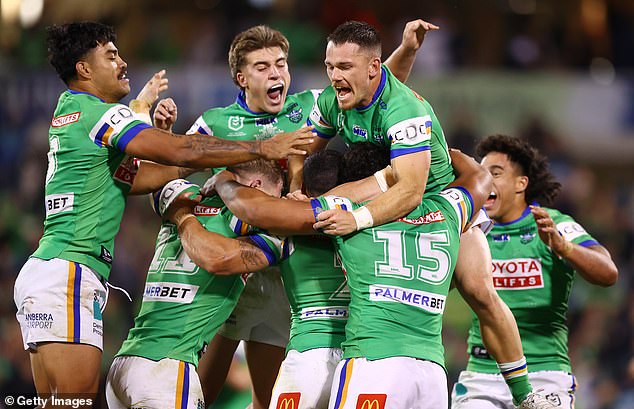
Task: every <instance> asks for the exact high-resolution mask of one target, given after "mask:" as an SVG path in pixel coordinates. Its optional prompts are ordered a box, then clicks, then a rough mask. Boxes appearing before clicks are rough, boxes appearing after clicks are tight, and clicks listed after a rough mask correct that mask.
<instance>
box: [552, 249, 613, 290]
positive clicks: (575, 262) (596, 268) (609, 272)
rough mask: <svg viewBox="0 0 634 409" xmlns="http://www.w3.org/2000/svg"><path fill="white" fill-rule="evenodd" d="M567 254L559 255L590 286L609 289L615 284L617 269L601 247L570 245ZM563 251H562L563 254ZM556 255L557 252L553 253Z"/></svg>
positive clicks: (606, 251)
mask: <svg viewBox="0 0 634 409" xmlns="http://www.w3.org/2000/svg"><path fill="white" fill-rule="evenodd" d="M569 245H570V246H571V247H569V248H568V250H567V254H561V256H562V258H563V259H565V260H566V261H567V262H568V263H569V264H570V265H571V266H572V268H574V269H575V271H576V272H577V273H579V274H580V275H581V276H582V277H583V278H584V279H585V280H586V281H588V282H589V283H591V284H595V285H600V286H603V287H609V286H611V285H614V284H615V283H616V280H617V278H618V274H619V273H618V269H617V268H616V265H615V264H614V261H612V258H611V256H610V253H609V252H608V250H607V249H606V248H605V247H603V246H590V247H583V246H580V245H578V244H572V243H570V242H569ZM564 252H565V251H562V253H564ZM555 253H557V252H555Z"/></svg>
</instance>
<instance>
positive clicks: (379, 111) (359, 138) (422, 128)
mask: <svg viewBox="0 0 634 409" xmlns="http://www.w3.org/2000/svg"><path fill="white" fill-rule="evenodd" d="M381 70H382V72H381V82H380V84H379V87H378V88H377V90H376V92H375V94H374V96H373V98H372V101H371V102H370V104H369V105H368V106H366V107H363V108H355V109H351V110H342V109H340V108H339V106H338V105H337V97H336V94H335V90H334V88H333V87H332V86H329V87H328V88H326V89H324V91H323V92H322V93H321V95H319V98H318V99H317V103H316V104H315V106H314V107H313V110H312V111H311V113H310V117H309V120H308V124H309V125H314V126H315V131H316V132H317V134H318V135H319V136H321V137H325V138H330V137H333V136H334V135H336V134H339V135H340V136H341V137H342V139H343V140H344V142H345V143H346V144H348V145H349V144H351V143H358V142H372V143H375V144H377V145H384V146H389V147H390V157H391V158H392V159H394V158H396V157H399V156H402V155H407V154H410V153H415V152H421V151H425V150H430V151H431V166H430V170H429V177H428V180H427V186H426V188H425V191H426V192H427V193H438V192H439V191H440V190H441V189H442V188H444V187H445V186H447V185H448V184H449V183H451V182H452V181H453V180H454V174H453V168H452V167H451V160H450V158H449V153H448V151H447V142H446V140H445V135H444V133H443V130H442V128H441V126H440V122H439V121H438V118H437V117H436V114H435V113H434V110H433V109H432V107H431V105H430V104H429V103H428V102H427V101H426V100H425V99H423V98H422V97H421V96H420V95H418V94H417V93H416V92H414V91H412V90H411V89H410V88H409V87H407V86H406V85H405V84H403V83H402V82H400V81H399V80H398V79H397V78H396V77H395V76H394V75H393V74H392V73H391V72H390V70H389V69H388V68H387V67H386V66H385V65H383V66H382V67H381Z"/></svg>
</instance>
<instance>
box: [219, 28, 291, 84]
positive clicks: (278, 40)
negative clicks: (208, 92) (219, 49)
mask: <svg viewBox="0 0 634 409" xmlns="http://www.w3.org/2000/svg"><path fill="white" fill-rule="evenodd" d="M270 47H279V48H280V49H281V50H282V51H283V52H284V54H286V55H287V56H288V48H289V44H288V39H287V38H286V37H285V36H284V34H282V33H281V32H279V31H277V30H275V29H272V28H271V27H268V26H263V25H262V26H255V27H251V28H250V29H248V30H245V31H243V32H241V33H239V34H238V35H236V36H235V38H234V39H233V41H232V42H231V46H230V47H229V69H230V70H231V77H232V79H233V82H235V84H236V85H239V84H238V80H237V79H236V75H237V74H238V72H239V71H240V70H241V69H242V67H244V64H246V59H247V54H249V53H250V52H252V51H257V50H261V49H263V48H270Z"/></svg>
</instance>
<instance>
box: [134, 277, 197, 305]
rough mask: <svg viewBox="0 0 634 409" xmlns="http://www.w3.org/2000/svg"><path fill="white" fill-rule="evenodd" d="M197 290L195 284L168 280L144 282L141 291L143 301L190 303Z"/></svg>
mask: <svg viewBox="0 0 634 409" xmlns="http://www.w3.org/2000/svg"><path fill="white" fill-rule="evenodd" d="M197 292H198V286H197V285H191V284H181V283H169V282H167V283H163V282H154V283H146V284H145V291H143V301H163V302H173V303H179V304H191V303H192V301H194V297H195V296H196V293H197Z"/></svg>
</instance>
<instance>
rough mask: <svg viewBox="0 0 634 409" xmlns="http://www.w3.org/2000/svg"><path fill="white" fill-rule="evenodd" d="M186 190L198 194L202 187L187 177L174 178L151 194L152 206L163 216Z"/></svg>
mask: <svg viewBox="0 0 634 409" xmlns="http://www.w3.org/2000/svg"><path fill="white" fill-rule="evenodd" d="M186 191H187V192H192V193H193V195H197V194H198V193H200V187H199V186H198V185H195V184H193V183H191V182H190V181H188V180H186V179H174V180H172V181H170V182H168V183H167V184H166V185H165V186H163V188H161V189H160V190H157V191H156V192H154V193H152V194H151V195H150V203H151V204H152V208H153V209H154V211H155V212H156V213H157V214H158V215H159V216H161V217H163V215H164V214H165V212H166V211H167V209H168V208H169V207H170V205H171V204H172V202H174V200H175V199H176V198H177V197H178V196H179V195H180V194H181V193H184V192H186Z"/></svg>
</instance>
